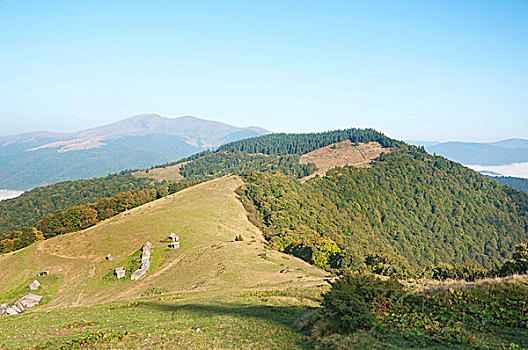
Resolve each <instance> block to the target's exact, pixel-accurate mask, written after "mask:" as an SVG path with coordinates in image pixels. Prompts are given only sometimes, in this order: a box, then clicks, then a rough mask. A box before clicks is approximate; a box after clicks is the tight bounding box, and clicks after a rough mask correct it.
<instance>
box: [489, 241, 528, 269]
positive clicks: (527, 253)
mask: <svg viewBox="0 0 528 350" xmlns="http://www.w3.org/2000/svg"><path fill="white" fill-rule="evenodd" d="M516 273H518V274H523V273H528V244H519V245H517V246H515V252H514V253H513V255H512V258H511V259H510V260H506V261H505V262H504V264H502V266H501V267H500V268H499V269H498V271H497V273H496V274H497V275H499V276H509V275H513V274H516Z"/></svg>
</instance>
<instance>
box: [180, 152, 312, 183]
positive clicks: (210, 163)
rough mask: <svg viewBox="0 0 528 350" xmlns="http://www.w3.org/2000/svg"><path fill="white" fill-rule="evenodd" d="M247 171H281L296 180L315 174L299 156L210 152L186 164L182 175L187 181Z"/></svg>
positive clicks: (310, 166)
mask: <svg viewBox="0 0 528 350" xmlns="http://www.w3.org/2000/svg"><path fill="white" fill-rule="evenodd" d="M247 170H259V171H280V172H282V173H283V174H286V175H291V176H293V177H295V178H302V177H305V176H308V175H310V174H311V173H313V172H314V171H315V170H316V168H315V166H314V165H313V164H307V165H303V164H299V156H298V155H284V156H280V157H279V156H275V155H273V156H266V155H263V154H245V153H242V152H236V153H228V152H220V151H217V152H208V153H205V154H204V156H203V157H201V158H199V159H196V160H194V161H192V162H189V163H187V164H185V165H184V166H183V167H182V168H181V169H180V173H181V175H182V176H183V177H185V178H186V179H201V178H204V177H217V176H223V175H227V174H231V173H240V172H243V171H247Z"/></svg>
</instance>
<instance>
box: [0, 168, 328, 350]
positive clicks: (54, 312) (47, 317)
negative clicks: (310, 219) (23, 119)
mask: <svg viewBox="0 0 528 350" xmlns="http://www.w3.org/2000/svg"><path fill="white" fill-rule="evenodd" d="M241 184H242V180H241V179H239V178H237V177H233V176H230V177H224V178H221V179H217V180H213V181H209V182H206V183H203V184H200V185H197V186H195V187H192V188H189V189H186V190H184V191H182V192H179V193H177V194H175V195H172V196H168V197H165V198H163V199H161V200H158V201H155V202H152V203H149V204H146V205H143V206H141V207H138V208H135V209H132V210H130V211H128V212H125V213H122V214H120V215H118V216H116V217H114V218H112V219H109V220H107V221H104V222H102V223H100V224H98V225H96V226H94V227H91V228H89V229H86V230H83V231H79V232H74V233H70V234H66V235H63V236H58V237H55V238H53V239H50V240H47V241H44V242H40V243H38V244H33V245H31V246H29V247H27V248H24V249H22V250H20V251H17V252H13V253H10V254H6V255H2V256H0V265H1V266H3V269H2V270H1V271H0V280H1V281H2V283H1V284H0V302H8V301H9V302H10V301H13V300H14V299H16V298H18V297H19V296H22V295H23V294H24V293H25V292H26V291H27V285H28V284H29V283H30V282H31V281H32V280H33V279H35V275H36V274H37V272H38V271H40V270H42V269H45V268H48V269H50V272H51V276H50V277H47V278H41V280H42V281H41V282H43V287H42V288H43V289H42V290H41V292H42V294H43V295H44V296H45V299H44V302H43V305H42V306H40V307H36V308H34V309H32V310H31V312H30V313H26V314H24V315H20V316H11V317H6V318H2V319H0V332H2V333H0V334H4V335H6V337H4V336H0V347H1V346H2V345H3V344H4V345H12V346H18V345H21V344H26V342H27V341H28V340H27V339H21V338H20V337H21V335H22V334H27V332H30V333H31V332H35V333H34V334H33V335H32V337H33V340H32V343H31V344H33V345H36V344H40V343H42V342H44V341H48V340H50V339H51V340H52V342H54V343H55V344H60V343H61V342H64V341H66V340H67V339H70V338H71V339H73V338H75V337H77V336H79V333H80V332H82V329H75V331H71V330H68V331H65V330H64V329H62V328H64V327H62V326H64V324H66V323H71V322H76V321H80V320H83V319H88V320H89V321H97V322H99V324H98V325H97V326H91V327H89V328H90V329H92V328H94V329H103V330H110V329H127V330H128V331H131V332H132V333H134V334H136V335H137V334H142V333H143V332H148V331H149V329H150V328H149V327H155V328H160V327H161V328H163V332H165V333H163V332H162V333H163V334H165V335H166V336H167V339H166V341H173V340H174V339H172V337H168V335H169V333H167V331H168V330H171V332H172V331H176V332H177V333H178V334H180V333H181V332H183V333H185V332H186V331H187V330H188V329H189V324H188V323H189V322H191V321H192V322H194V323H196V324H197V327H200V325H208V326H202V328H203V327H212V329H214V330H215V332H216V333H214V334H216V335H220V334H223V333H222V332H227V333H229V335H228V336H227V338H225V342H226V343H225V344H223V345H222V346H223V347H225V346H228V345H229V344H231V342H233V341H234V340H233V338H232V337H235V338H236V339H238V341H239V342H237V343H236V344H238V346H234V347H236V348H240V344H242V345H243V344H244V343H245V342H247V341H248V339H252V337H256V338H258V339H255V341H256V342H257V343H259V342H260V341H262V342H266V341H267V340H266V339H275V336H274V335H273V334H274V333H276V332H279V333H281V332H283V333H284V334H283V338H280V337H279V338H280V339H283V340H284V339H290V340H291V342H290V343H291V345H292V347H293V348H296V347H297V345H295V344H296V339H298V338H299V337H302V336H303V335H301V334H297V333H296V331H293V330H292V329H290V328H289V327H288V326H286V325H285V324H290V325H291V322H290V321H291V320H290V318H292V317H293V316H298V313H299V312H302V309H298V308H291V307H290V306H295V305H297V306H298V305H299V302H298V298H293V297H291V296H278V297H275V299H277V300H278V301H279V304H280V305H282V306H281V307H279V308H278V309H277V310H283V309H282V308H284V312H283V311H277V310H272V309H269V308H268V307H267V306H264V305H260V301H261V299H262V298H261V297H262V296H261V295H259V294H258V293H257V294H255V295H252V296H251V295H250V296H249V299H251V300H252V301H250V302H249V304H248V300H247V297H244V293H245V292H246V291H254V290H284V289H287V290H299V289H302V290H304V291H305V292H306V291H308V293H311V292H310V290H314V293H317V290H319V289H318V287H317V286H318V285H321V284H324V282H323V277H324V274H323V273H322V272H321V271H319V270H317V269H315V268H314V267H312V266H310V265H308V264H306V263H304V262H302V261H301V260H298V259H296V258H293V257H290V256H287V255H284V254H281V253H278V252H275V251H273V250H268V249H267V248H266V246H265V244H264V240H263V238H262V235H261V233H260V231H258V230H257V229H256V228H255V227H254V226H253V225H251V224H250V223H249V221H248V220H247V217H246V213H245V211H244V209H243V207H242V204H241V203H240V202H239V201H238V200H237V198H236V197H235V193H234V190H235V189H236V188H237V187H238V186H240V185H241ZM169 232H176V233H177V234H178V236H180V240H181V245H182V248H181V249H179V250H168V249H166V248H165V247H166V245H167V243H166V242H164V238H165V237H166V236H167V234H168V233H169ZM236 235H242V237H243V238H244V241H241V242H234V238H235V236H236ZM146 240H150V241H151V242H152V243H153V247H154V253H153V266H152V268H151V269H150V270H149V272H148V273H147V275H145V276H144V277H143V278H142V279H140V280H139V281H137V282H133V281H131V280H130V279H129V278H126V279H123V280H116V279H115V278H114V277H113V275H112V270H113V268H115V267H117V266H131V265H134V264H136V263H135V260H134V259H133V258H131V255H133V254H134V253H135V252H136V251H137V250H138V249H139V248H140V247H141V245H142V244H143V243H144V242H145V241H146ZM108 253H112V254H113V255H114V257H115V258H116V260H115V261H113V262H109V261H106V260H104V257H105V256H106V255H107V254H108ZM286 267H288V268H292V269H294V270H295V271H294V272H290V273H282V274H281V273H279V270H281V269H283V268H286ZM130 272H131V271H127V275H129V274H130ZM47 279H48V280H47ZM305 292H303V293H305ZM160 293H162V294H163V295H168V296H169V297H168V298H169V300H168V301H167V302H162V303H159V302H157V299H156V301H155V302H152V301H149V302H148V303H146V304H145V305H143V306H141V307H139V308H131V309H117V310H113V311H112V314H107V313H106V312H107V311H106V309H107V306H105V305H102V306H101V305H97V306H93V305H96V304H98V303H108V302H112V301H122V302H125V301H129V300H132V299H136V298H141V297H143V298H145V297H147V299H148V297H149V295H157V294H160ZM281 293H282V292H279V294H281ZM171 295H172V296H174V295H177V296H178V297H177V298H176V299H170V296H171ZM180 298H181V299H180ZM282 299H284V300H282ZM303 304H306V303H305V302H303ZM71 306H91V307H89V308H86V307H81V308H69V307H71ZM59 307H60V309H58V308H59ZM65 307H66V308H65ZM140 310H143V311H140ZM145 310H148V311H145ZM44 312H49V314H48V313H44ZM211 314H214V315H215V316H214V317H212V318H211V317H210V316H211ZM107 315H113V316H112V317H106V316H107ZM164 315H170V317H169V318H166V317H164ZM277 315H278V316H277ZM182 318H183V320H185V321H182ZM262 318H264V322H262ZM214 319H216V321H215V320H214ZM33 320H37V321H33ZM281 320H282V321H281ZM192 322H191V323H192ZM277 322H279V323H277ZM281 322H283V323H284V324H282V325H281ZM147 324H152V326H147ZM230 324H235V325H237V324H239V325H240V327H241V328H240V329H234V330H226V329H224V328H229V327H228V325H230ZM61 325H62V326H61ZM277 325H278V327H277ZM120 326H121V327H120ZM57 327H58V328H57ZM61 327H62V328H61ZM47 329H52V330H51V331H50V330H47ZM56 329H59V330H58V331H56ZM61 329H62V330H61ZM152 332H154V330H152ZM56 333H58V334H56ZM62 333H64V335H63V336H61V334H62ZM195 333H196V332H195ZM195 333H191V335H192V337H191V338H192V339H191V338H189V339H188V342H189V343H188V344H187V345H188V346H189V347H194V346H193V345H196V344H202V345H203V344H207V343H208V342H209V341H213V339H214V338H215V337H216V335H215V336H213V335H210V334H208V333H206V332H204V333H200V334H195ZM294 333H295V334H297V335H295V334H294ZM251 334H253V335H252V336H251ZM58 336H59V338H56V337H58ZM248 336H249V338H248ZM13 337H15V338H13ZM162 338H163V337H162ZM184 338H185V337H184ZM279 338H277V339H279ZM53 339H55V340H53ZM134 339H135V338H133V337H132V339H129V343H130V344H134V341H135V340H134ZM160 339H161V338H160ZM200 339H202V340H203V342H202V341H201V340H200ZM277 339H275V340H274V341H278V340H277ZM160 341H161V340H160ZM178 341H181V339H180V340H178ZM186 341H187V340H186ZM217 341H224V339H223V338H220V339H217ZM162 343H163V341H162ZM263 344H264V343H263ZM180 345H181V346H183V345H184V344H183V345H182V344H180ZM127 346H128V345H127ZM130 346H131V347H133V345H130ZM204 346H205V345H204ZM160 347H162V345H160ZM242 347H243V346H242ZM263 347H266V346H263ZM266 348H267V347H266ZM277 348H279V347H277Z"/></svg>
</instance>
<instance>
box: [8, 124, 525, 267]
mask: <svg viewBox="0 0 528 350" xmlns="http://www.w3.org/2000/svg"><path fill="white" fill-rule="evenodd" d="M345 140H350V141H351V142H352V143H367V142H378V143H379V144H381V145H382V146H384V147H387V148H388V147H390V152H391V153H388V154H381V156H379V158H377V160H375V161H374V162H373V163H372V164H371V166H370V168H363V169H359V168H354V167H344V168H335V169H333V170H330V171H329V172H328V173H327V174H326V176H324V177H320V176H316V177H315V178H313V179H312V180H309V181H307V182H304V183H302V182H301V181H299V179H301V178H303V177H305V176H307V175H309V174H312V173H313V172H314V171H315V170H316V168H315V166H314V165H313V164H310V163H309V164H299V159H300V156H301V155H303V154H306V153H308V152H311V151H313V150H314V149H319V148H321V147H324V146H329V145H332V144H334V143H336V142H341V141H345ZM174 164H183V165H182V166H181V169H180V170H179V171H180V173H181V175H182V176H183V178H184V179H185V180H187V181H189V180H196V181H201V180H203V179H207V178H214V177H218V176H222V175H225V174H229V173H238V174H242V176H243V177H244V179H245V180H246V186H245V188H242V189H241V191H240V194H241V197H242V199H243V201H244V202H245V203H244V204H245V206H246V208H247V209H248V211H249V212H250V216H251V219H252V221H253V222H254V223H255V224H257V225H258V226H259V227H261V229H262V230H263V231H264V232H265V236H266V238H267V239H268V240H269V241H270V243H271V244H272V245H273V246H274V247H275V248H277V249H279V250H281V251H284V252H288V253H291V254H294V255H296V256H298V257H301V258H303V259H304V260H306V261H309V262H312V263H315V264H317V265H319V266H322V267H324V268H327V269H344V268H348V267H351V268H358V269H365V268H366V269H368V270H371V271H373V272H376V273H381V274H386V275H398V276H407V275H416V274H418V273H422V272H423V271H424V270H425V269H428V268H432V265H434V264H437V263H449V264H454V263H459V264H476V265H478V266H480V267H484V268H487V269H489V268H492V267H494V266H495V265H496V264H499V263H501V262H502V261H503V260H504V259H505V258H508V257H509V255H510V254H511V252H512V251H514V246H515V245H516V244H518V243H523V242H525V241H526V240H527V239H528V236H527V228H528V214H527V211H528V195H527V194H526V193H523V192H519V191H516V190H514V189H513V188H510V187H504V186H501V185H499V184H498V183H497V182H496V181H493V180H490V179H488V178H486V177H484V176H482V175H480V174H478V173H476V172H474V171H472V170H470V169H468V168H465V167H463V166H461V165H460V164H458V163H455V162H452V161H449V160H447V159H445V158H443V157H437V156H432V155H429V154H427V153H426V152H425V150H424V149H423V148H422V147H418V148H417V147H414V146H409V145H407V144H405V143H403V142H400V141H395V140H392V139H390V138H388V137H386V136H385V135H383V134H381V133H379V132H377V131H374V130H372V129H348V130H338V131H333V132H325V133H313V134H271V135H266V136H262V137H258V138H252V139H246V140H242V141H237V142H233V143H230V144H227V145H224V146H221V147H219V148H218V149H217V150H216V151H206V152H202V153H199V154H196V155H193V156H191V157H188V158H186V159H183V160H181V161H178V162H175V163H168V164H164V165H161V166H160V167H167V166H170V165H174ZM91 181H93V180H91ZM102 181H103V182H105V181H106V180H102ZM135 181H138V182H137V183H136V182H130V183H129V184H128V185H127V186H137V188H138V189H137V190H135V191H139V188H145V189H148V188H151V189H152V188H154V186H155V183H154V182H148V180H145V178H142V179H135ZM142 181H145V182H142ZM77 184H79V185H80V187H83V186H85V185H86V184H85V183H83V182H78V183H77ZM122 185H123V186H125V184H122ZM83 188H84V189H86V190H87V191H88V192H90V195H91V196H92V197H90V200H88V199H86V201H85V202H84V203H94V204H90V205H89V206H88V207H90V208H88V209H87V210H84V211H83V210H79V208H71V209H68V207H66V205H67V204H68V203H65V202H64V201H63V202H55V201H54V199H53V194H52V193H53V191H52V190H51V189H50V191H51V192H49V193H47V194H46V195H43V197H45V198H46V199H45V201H44V203H45V204H46V205H48V206H49V209H48V210H49V211H48V214H49V213H53V212H54V211H55V210H57V209H60V210H61V213H57V214H52V215H50V216H48V217H47V218H46V219H44V220H42V221H40V222H39V223H38V224H37V225H35V229H36V230H37V231H38V232H37V233H35V232H33V231H31V232H29V235H33V236H35V234H40V235H43V236H44V238H45V237H51V236H53V235H56V234H61V233H64V232H69V231H71V230H74V229H78V228H82V227H84V226H85V223H84V222H83V220H82V219H81V217H82V215H84V214H86V215H87V216H86V215H85V216H86V217H88V218H90V217H95V218H96V219H97V220H101V219H104V218H105V217H109V216H111V214H112V213H115V212H116V211H115V210H114V209H113V207H111V205H109V204H108V203H106V202H105V203H103V202H101V201H94V197H95V196H97V193H96V192H94V191H91V190H89V188H86V187H83ZM157 191H159V189H158V190H157ZM73 193H76V192H75V191H74V192H73ZM141 193H142V192H141ZM141 193H140V192H131V194H123V195H118V196H117V197H119V196H121V197H122V198H121V197H119V198H121V199H120V200H118V202H119V203H126V201H127V200H128V199H127V198H129V197H130V196H132V197H130V198H132V202H133V203H135V204H134V205H139V204H141V203H144V202H145V201H149V200H152V199H155V198H159V197H160V196H163V193H161V192H160V193H158V192H156V194H154V192H152V193H150V192H149V193H147V194H145V195H143V194H141ZM83 196H84V197H88V194H87V193H86V192H83V191H82V190H81V189H79V190H78V195H77V196H76V197H75V200H76V201H77V202H75V203H73V201H72V206H73V205H79V204H82V203H79V201H80V198H83V200H84V197H83ZM117 197H116V198H117ZM136 197H137V198H139V200H136V199H134V198H136ZM143 197H145V198H147V199H146V200H143V199H141V198H143ZM21 198H22V197H21ZM6 203H8V202H6ZM21 203H23V208H24V212H26V213H28V212H31V208H34V207H35V205H33V204H32V203H30V201H27V200H21ZM49 203H51V204H49ZM97 203H99V204H101V203H103V204H101V205H102V208H104V209H105V210H106V209H107V208H110V209H112V212H105V211H104V210H102V209H101V210H99V209H98V207H97V206H98V204H97ZM53 205H54V206H53ZM125 207H126V205H125ZM84 209H86V208H84ZM14 210H15V211H16V208H15V209H14ZM94 211H95V212H97V213H94ZM88 214H89V215H88ZM32 215H34V214H32ZM70 217H74V218H76V220H77V221H75V222H74V223H73V224H72V223H71V222H70V221H69V218H70ZM87 220H88V219H87ZM35 221H36V220H35ZM35 221H34V222H33V223H31V224H30V225H32V224H34V223H35ZM88 221H90V220H88ZM88 221H87V222H88ZM24 226H29V225H28V224H27V223H26V224H25V225H24ZM19 227H20V226H17V228H19ZM17 232H20V231H17ZM11 236H12V237H11V239H14V238H16V234H15V235H11ZM39 237H40V236H39ZM32 239H33V238H32ZM35 239H38V237H37V238H35ZM7 250H9V248H7ZM4 251H6V250H4Z"/></svg>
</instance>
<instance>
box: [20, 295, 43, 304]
mask: <svg viewBox="0 0 528 350" xmlns="http://www.w3.org/2000/svg"><path fill="white" fill-rule="evenodd" d="M41 300H42V297H41V296H40V295H36V294H33V293H28V295H25V296H23V297H22V298H20V299H18V300H17V302H16V303H15V305H16V304H17V303H20V304H22V305H23V306H24V307H33V306H35V305H37V304H38V303H40V301H41Z"/></svg>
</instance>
